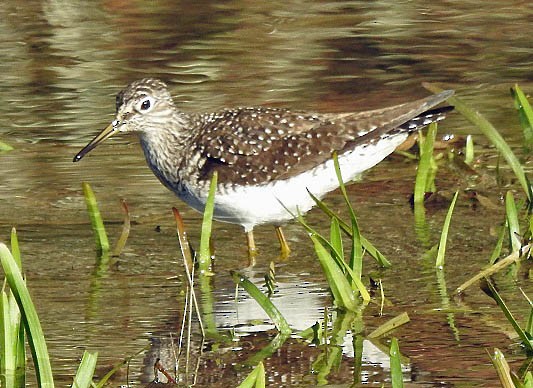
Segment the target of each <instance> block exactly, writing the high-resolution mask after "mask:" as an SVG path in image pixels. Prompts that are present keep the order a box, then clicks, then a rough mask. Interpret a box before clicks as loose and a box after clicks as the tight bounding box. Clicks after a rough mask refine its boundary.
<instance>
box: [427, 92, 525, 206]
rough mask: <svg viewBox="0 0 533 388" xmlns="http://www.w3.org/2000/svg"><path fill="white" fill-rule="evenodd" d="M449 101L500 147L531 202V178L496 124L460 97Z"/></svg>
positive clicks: (451, 98)
mask: <svg viewBox="0 0 533 388" xmlns="http://www.w3.org/2000/svg"><path fill="white" fill-rule="evenodd" d="M424 86H425V87H426V88H427V89H429V90H430V91H432V92H434V93H439V92H441V91H442V89H440V88H438V87H437V86H435V85H431V84H427V83H425V84H424ZM448 101H449V102H450V103H451V104H453V105H454V107H455V109H456V110H457V111H459V112H460V113H461V114H462V115H463V116H464V117H465V118H466V119H467V120H469V121H470V122H471V123H473V124H474V125H476V126H477V127H478V128H479V130H480V131H481V132H482V133H483V134H484V135H485V136H486V137H487V138H488V139H489V140H490V141H491V142H492V144H494V146H495V147H496V148H497V149H498V151H499V152H500V153H501V155H502V156H503V157H504V158H505V160H506V161H507V163H508V164H509V166H510V167H511V169H512V170H513V172H514V174H515V175H516V177H517V178H518V181H519V182H520V185H521V186H522V189H523V190H524V192H525V194H526V195H527V198H528V200H529V202H530V203H531V202H532V200H533V194H532V191H531V185H530V183H529V180H528V178H527V176H526V174H525V172H524V168H523V167H522V164H521V163H520V161H519V160H518V158H517V157H516V155H515V154H514V152H513V151H512V150H511V147H509V145H508V144H507V142H506V141H505V140H504V139H503V137H502V136H501V135H500V133H499V132H498V130H497V129H496V128H494V126H493V125H492V124H491V123H490V122H489V121H488V120H487V119H486V118H485V117H484V116H483V115H481V113H479V112H477V111H475V110H474V109H472V108H470V107H469V106H468V105H466V104H465V103H464V102H463V101H462V100H461V99H460V98H459V97H450V98H449V99H448Z"/></svg>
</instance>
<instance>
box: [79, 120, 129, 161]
mask: <svg viewBox="0 0 533 388" xmlns="http://www.w3.org/2000/svg"><path fill="white" fill-rule="evenodd" d="M118 126H119V125H118V121H117V120H114V121H113V122H112V123H111V124H109V125H108V126H107V127H105V129H104V130H103V131H102V132H100V133H99V134H98V135H96V137H95V138H94V139H92V140H91V141H90V142H89V144H87V145H86V146H85V147H83V149H82V150H81V151H80V152H78V153H77V154H76V156H74V159H73V160H72V161H73V162H79V161H80V160H81V158H83V157H84V156H85V155H86V154H88V153H89V152H90V151H91V150H92V149H93V148H96V146H97V145H98V144H100V143H101V142H103V141H104V140H105V139H107V138H109V137H111V136H113V134H114V133H115V132H116V131H117V129H118Z"/></svg>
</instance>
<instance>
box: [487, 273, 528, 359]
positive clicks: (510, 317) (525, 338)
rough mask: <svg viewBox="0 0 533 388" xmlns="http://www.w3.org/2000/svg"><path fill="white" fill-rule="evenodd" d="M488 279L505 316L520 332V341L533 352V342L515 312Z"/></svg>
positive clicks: (493, 295)
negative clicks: (514, 314) (519, 322)
mask: <svg viewBox="0 0 533 388" xmlns="http://www.w3.org/2000/svg"><path fill="white" fill-rule="evenodd" d="M486 280H487V285H488V286H489V289H490V291H491V296H492V298H493V299H494V300H495V301H496V303H497V304H498V306H500V308H501V310H502V311H503V314H504V315H505V317H506V318H507V320H508V321H509V323H510V324H511V326H513V329H514V330H515V332H516V334H518V337H519V338H520V341H522V345H524V347H525V348H526V349H527V351H528V352H529V353H531V352H533V342H532V341H531V340H530V339H529V337H528V336H527V334H526V333H525V332H524V330H522V328H521V327H520V325H519V324H518V322H517V321H516V319H515V318H514V317H513V314H512V313H511V311H510V310H509V308H508V307H507V305H506V304H505V302H504V301H503V299H502V298H501V296H500V294H499V293H498V291H496V288H494V286H493V285H492V283H491V282H490V281H489V280H488V279H486Z"/></svg>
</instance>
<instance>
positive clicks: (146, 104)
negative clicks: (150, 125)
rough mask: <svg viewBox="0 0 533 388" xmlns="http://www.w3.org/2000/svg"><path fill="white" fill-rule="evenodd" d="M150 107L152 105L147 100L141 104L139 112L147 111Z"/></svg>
mask: <svg viewBox="0 0 533 388" xmlns="http://www.w3.org/2000/svg"><path fill="white" fill-rule="evenodd" d="M151 106H152V103H151V101H150V99H149V98H147V99H146V100H144V101H143V102H141V110H148V109H150V107H151Z"/></svg>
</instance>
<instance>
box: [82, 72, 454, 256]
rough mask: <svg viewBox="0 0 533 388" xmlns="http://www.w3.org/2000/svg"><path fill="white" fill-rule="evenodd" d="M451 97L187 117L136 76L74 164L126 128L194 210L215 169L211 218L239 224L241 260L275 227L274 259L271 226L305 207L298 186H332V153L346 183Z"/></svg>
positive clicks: (304, 189) (307, 201)
mask: <svg viewBox="0 0 533 388" xmlns="http://www.w3.org/2000/svg"><path fill="white" fill-rule="evenodd" d="M452 94H453V91H451V90H448V91H444V92H442V93H439V94H436V95H433V96H429V97H426V98H423V99H420V100H416V101H413V102H408V103H404V104H401V105H395V106H391V107H388V108H383V109H377V110H370V111H363V112H358V113H352V112H350V113H312V112H301V111H292V110H289V109H283V108H267V107H250V108H233V109H223V110H220V111H217V112H212V113H194V114H189V113H185V112H183V111H181V110H179V109H178V108H177V107H176V105H175V104H174V102H173V100H172V97H171V95H170V93H169V91H168V89H167V86H166V85H165V83H163V82H162V81H160V80H158V79H154V78H145V79H141V80H139V81H135V82H133V83H131V84H130V85H128V86H127V87H126V88H125V89H124V90H122V91H121V92H120V93H119V94H118V95H117V98H116V117H115V120H113V122H112V123H111V124H110V125H109V126H107V127H106V128H105V129H104V130H103V131H102V132H100V133H99V134H98V135H97V136H96V137H95V138H94V139H93V140H92V141H91V142H90V143H89V144H87V145H86V146H85V147H84V148H83V149H82V150H81V151H80V152H79V153H78V154H77V155H76V156H75V157H74V162H77V161H79V160H81V158H83V157H84V155H85V154H87V153H88V152H89V151H91V150H92V149H93V148H95V147H96V146H97V145H98V144H100V143H101V142H102V141H104V140H106V139H107V138H109V137H110V136H112V135H113V134H115V133H117V132H136V133H138V134H139V137H140V142H141V146H142V149H143V151H144V155H145V157H146V161H147V163H148V166H149V167H150V168H151V169H152V171H153V173H154V174H155V175H156V176H157V177H158V178H159V180H160V181H161V182H162V183H163V184H164V185H165V186H166V187H167V188H169V189H170V190H171V191H173V192H174V193H175V194H176V195H177V196H178V197H179V198H180V199H181V200H183V201H184V202H185V203H187V204H188V205H189V206H191V207H192V208H194V209H196V210H198V211H200V212H201V211H203V209H204V206H205V202H206V199H207V192H208V187H209V183H210V180H211V177H212V174H213V172H214V171H217V174H218V186H217V190H216V194H215V212H214V218H215V219H216V220H218V221H224V222H229V223H233V224H239V225H242V226H243V228H244V230H245V232H246V235H247V241H248V252H249V254H250V256H253V255H254V254H255V252H256V248H255V242H254V238H253V229H254V227H255V226H256V225H261V224H273V225H274V226H275V227H276V232H277V234H278V238H279V240H280V244H281V250H282V255H288V253H289V248H288V245H287V242H286V241H285V238H284V237H283V233H282V231H281V225H282V224H284V223H285V222H287V221H289V220H290V219H291V218H292V216H291V213H290V212H292V214H296V213H297V212H300V213H302V214H303V213H305V212H307V211H309V210H310V209H311V208H312V207H313V205H314V204H315V203H314V201H313V199H312V198H311V197H310V196H309V193H308V190H309V191H310V192H311V193H313V194H314V195H315V196H317V197H318V198H322V197H323V196H324V195H325V194H327V193H328V192H330V191H332V190H334V189H336V188H337V187H338V181H337V178H336V175H335V171H334V165H333V159H332V153H333V152H336V153H337V154H338V160H339V165H340V168H341V171H342V174H343V179H344V180H345V181H346V182H349V181H352V180H354V179H355V178H357V177H358V176H359V175H360V174H361V173H362V172H363V171H365V170H368V169H369V168H371V167H373V166H374V165H376V164H377V163H379V162H380V161H381V160H383V159H384V158H385V157H386V156H387V155H389V154H390V153H392V152H393V151H394V149H395V148H396V147H397V146H398V145H400V144H401V143H402V142H403V141H404V140H405V139H406V138H407V136H408V135H409V133H411V132H414V131H417V130H418V129H420V128H422V127H424V126H426V125H428V124H430V123H431V122H434V121H439V120H442V119H443V118H444V117H445V114H446V113H447V112H448V111H450V110H451V109H452V108H451V107H449V106H445V107H442V108H434V109H432V108H433V107H434V106H436V105H438V104H440V103H441V102H443V101H445V100H446V99H447V98H449V97H450V96H452ZM287 210H290V212H289V211H287Z"/></svg>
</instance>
